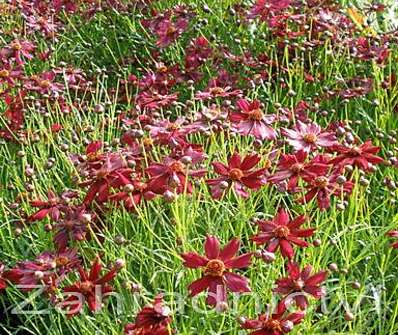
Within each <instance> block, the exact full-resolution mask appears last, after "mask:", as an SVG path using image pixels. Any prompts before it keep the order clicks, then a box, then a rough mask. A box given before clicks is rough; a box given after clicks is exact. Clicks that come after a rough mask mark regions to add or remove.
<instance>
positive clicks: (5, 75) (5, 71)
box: [0, 69, 10, 78]
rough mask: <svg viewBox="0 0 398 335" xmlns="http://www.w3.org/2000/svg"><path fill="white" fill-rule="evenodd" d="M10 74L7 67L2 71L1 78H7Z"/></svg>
mask: <svg viewBox="0 0 398 335" xmlns="http://www.w3.org/2000/svg"><path fill="white" fill-rule="evenodd" d="M9 75H10V72H9V71H8V70H6V69H3V70H1V71H0V78H7V77H8V76H9Z"/></svg>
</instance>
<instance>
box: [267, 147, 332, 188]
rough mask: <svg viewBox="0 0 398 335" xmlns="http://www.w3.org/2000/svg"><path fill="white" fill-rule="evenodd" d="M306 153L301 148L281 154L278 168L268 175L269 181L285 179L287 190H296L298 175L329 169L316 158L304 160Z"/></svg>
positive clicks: (307, 174) (278, 181)
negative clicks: (295, 151)
mask: <svg viewBox="0 0 398 335" xmlns="http://www.w3.org/2000/svg"><path fill="white" fill-rule="evenodd" d="M307 156H308V154H307V153H306V152H304V151H303V150H300V151H298V152H297V153H295V154H286V155H282V156H281V158H280V159H279V162H278V170H277V171H276V172H275V173H274V174H273V175H272V176H271V177H268V179H267V180H268V181H269V182H271V183H276V184H278V183H280V182H282V181H284V180H287V181H288V182H287V190H288V191H293V192H294V191H296V190H297V184H298V180H299V178H300V177H303V176H307V177H311V176H317V175H319V174H324V173H326V171H327V170H328V169H329V166H328V165H327V164H326V163H323V162H319V161H317V160H316V159H314V160H312V161H310V162H306V159H307Z"/></svg>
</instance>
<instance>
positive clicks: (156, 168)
mask: <svg viewBox="0 0 398 335" xmlns="http://www.w3.org/2000/svg"><path fill="white" fill-rule="evenodd" d="M202 157H203V156H201V157H200V158H198V159H197V157H196V156H194V155H187V156H183V157H182V158H180V159H174V158H172V157H165V158H164V160H163V163H152V164H151V165H150V166H149V167H148V168H147V169H146V170H145V171H146V173H148V174H149V176H150V177H151V179H150V180H149V183H148V189H149V190H150V191H152V192H154V193H157V194H163V193H164V192H166V191H168V190H170V189H174V190H176V192H177V193H183V192H184V191H185V190H186V192H188V193H192V189H193V187H192V183H191V182H190V181H189V180H188V179H187V177H188V176H190V177H196V178H197V177H202V176H203V175H204V174H205V173H206V170H203V169H200V170H193V169H192V167H191V166H189V165H188V164H196V163H198V162H200V161H201V160H202V159H203V158H202Z"/></svg>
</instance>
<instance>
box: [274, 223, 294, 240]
mask: <svg viewBox="0 0 398 335" xmlns="http://www.w3.org/2000/svg"><path fill="white" fill-rule="evenodd" d="M273 233H274V235H275V236H276V237H278V238H286V237H288V236H289V233H290V230H289V228H288V227H287V226H278V227H276V228H275V229H274V231H273Z"/></svg>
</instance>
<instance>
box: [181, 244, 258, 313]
mask: <svg viewBox="0 0 398 335" xmlns="http://www.w3.org/2000/svg"><path fill="white" fill-rule="evenodd" d="M204 247H205V252H206V256H201V255H198V254H197V253H195V252H188V253H184V254H182V255H181V257H182V258H183V259H184V266H186V267H187V268H192V269H202V270H203V275H202V277H201V278H200V279H198V280H196V281H194V282H193V283H191V285H189V291H190V295H191V296H192V297H193V296H196V295H197V294H199V293H200V292H202V291H206V290H207V292H208V295H207V303H208V304H209V305H212V306H216V305H217V304H218V303H220V302H226V300H227V293H226V290H227V289H229V290H230V291H231V292H250V291H251V290H250V287H249V283H248V280H247V279H246V278H245V277H242V276H241V275H238V274H235V273H233V272H232V271H231V270H232V269H242V268H247V267H248V266H249V265H250V259H251V256H252V254H251V253H248V254H243V255H241V256H238V257H234V256H235V255H236V253H237V252H238V250H239V247H240V241H239V239H236V238H235V239H232V240H231V241H230V242H229V243H228V244H227V245H226V246H225V247H224V249H222V250H220V242H219V240H218V239H217V238H216V237H214V236H207V238H206V242H205V246H204Z"/></svg>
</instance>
